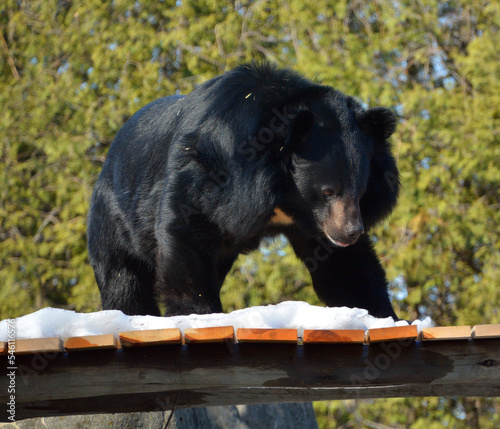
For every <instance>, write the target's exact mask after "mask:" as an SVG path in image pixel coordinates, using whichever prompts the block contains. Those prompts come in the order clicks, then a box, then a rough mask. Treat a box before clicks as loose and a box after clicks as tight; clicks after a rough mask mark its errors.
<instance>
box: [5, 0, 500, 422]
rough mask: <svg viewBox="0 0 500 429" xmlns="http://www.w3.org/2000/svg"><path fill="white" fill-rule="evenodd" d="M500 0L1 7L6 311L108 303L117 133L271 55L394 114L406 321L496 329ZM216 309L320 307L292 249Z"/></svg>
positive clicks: (406, 411) (431, 416)
mask: <svg viewBox="0 0 500 429" xmlns="http://www.w3.org/2000/svg"><path fill="white" fill-rule="evenodd" d="M499 27H500V5H499V4H498V2H489V1H486V0H479V1H473V0H462V1H454V0H448V1H443V2H436V1H432V0H419V1H413V0H409V1H391V2H388V1H382V0H375V1H368V0H358V1H355V2H354V1H348V0H338V1H336V2H330V1H327V0H315V1H311V0H261V1H251V0H243V1H227V0H224V1H222V0H214V1H195V0H182V1H177V2H176V1H173V0H164V1H152V0H141V1H135V0H133V1H132V0H115V1H113V2H102V1H97V0H87V1H85V2H84V1H81V0H74V1H66V0H64V1H58V2H47V1H42V0H31V1H29V2H24V1H21V2H19V1H14V0H4V2H3V3H2V6H0V36H1V37H0V103H1V105H2V106H4V108H3V111H2V115H1V117H0V163H1V168H0V183H1V186H0V297H1V300H0V317H1V318H2V319H3V318H7V317H13V316H19V315H22V314H26V313H29V312H31V311H34V310H36V309H39V308H42V307H46V306H57V307H64V308H74V309H77V310H80V311H92V310H97V309H99V296H98V291H97V287H96V285H95V281H94V278H93V273H92V270H91V269H90V267H89V265H88V261H87V250H86V238H85V219H86V213H87V210H88V204H89V198H90V195H91V190H92V187H93V184H94V182H95V180H96V178H97V175H98V174H99V171H100V168H101V166H102V162H103V160H104V157H105V155H106V152H107V149H108V147H109V144H110V143H111V141H112V139H113V136H114V134H115V133H116V132H117V130H118V129H119V128H120V127H121V126H122V125H123V123H124V122H125V121H126V119H127V118H128V117H130V116H131V115H132V114H133V113H134V112H135V111H136V110H138V109H139V108H140V107H142V106H143V105H145V104H146V103H148V102H149V101H152V100H154V99H156V98H158V97H160V96H163V95H169V94H174V93H187V92H189V91H191V90H192V89H193V88H194V87H195V86H196V85H198V84H200V83H201V82H204V81H205V80H207V79H210V78H212V77H214V76H216V75H217V74H219V73H221V72H223V71H225V70H227V69H229V68H232V67H233V66H235V65H237V64H239V63H241V62H244V61H250V60H262V59H264V58H267V59H271V60H273V61H276V62H277V63H278V64H280V65H284V66H291V67H293V68H294V69H296V70H298V71H300V72H302V73H304V74H305V75H306V76H307V77H309V78H311V79H315V80H317V81H319V82H323V83H325V84H329V85H332V86H334V87H337V88H338V89H340V90H342V91H344V92H346V93H348V94H351V95H355V96H357V97H359V98H360V99H361V100H362V101H363V102H365V103H367V104H369V105H371V106H375V105H384V106H389V107H392V108H393V109H394V110H395V111H396V112H397V113H398V115H399V119H400V121H399V122H400V123H399V127H398V131H397V132H396V134H395V135H394V136H393V138H392V142H393V145H394V149H395V153H396V156H397V159H398V164H399V167H400V170H401V173H402V179H401V180H402V185H403V192H402V196H401V200H400V204H399V206H398V208H397V210H396V211H395V213H394V214H393V215H392V216H391V218H390V219H389V220H388V221H387V222H386V223H385V224H383V225H381V226H379V227H378V228H377V229H376V231H374V233H375V236H376V237H377V239H378V241H377V249H378V251H379V253H380V255H381V256H382V258H383V263H384V266H385V267H386V268H387V272H388V277H389V279H390V280H391V289H392V292H393V294H394V305H395V306H396V307H398V309H399V311H398V313H399V314H400V315H401V317H406V318H411V319H413V318H416V317H420V316H423V315H430V316H431V317H432V318H433V319H434V321H435V322H436V323H437V324H442V325H444V324H451V323H454V324H455V323H456V324H474V323H495V322H497V323H498V322H499V321H500V314H499V312H498V302H499V298H500V296H499V294H500V292H499V289H498V287H497V285H498V284H499V280H500V268H499V267H500V252H499V250H500V249H499V239H498V230H499V228H498V225H499V221H500V210H499V207H500V203H499V191H498V189H499V181H500V171H499V166H498V160H499V159H500V145H499V131H498V130H499V129H500V123H499V121H500V119H499V118H500V79H499V78H500V62H499V61H498V58H499V57H500V55H499V46H500V31H499ZM222 299H223V303H224V308H225V309H226V310H228V311H229V310H232V309H236V308H241V307H245V306H249V305H257V304H262V303H276V302H279V301H282V300H286V299H301V300H307V301H309V302H311V303H317V298H316V297H315V295H314V293H313V292H312V288H311V287H310V279H309V276H308V274H307V273H306V272H305V270H304V267H302V266H301V264H300V263H299V262H298V261H297V259H296V258H295V256H294V255H293V252H292V251H291V249H290V248H289V246H288V245H287V243H286V240H284V239H283V238H279V239H277V240H276V241H274V242H272V243H267V244H266V245H264V246H263V248H262V251H261V252H255V253H253V254H251V255H249V256H246V257H241V258H240V259H239V260H238V261H237V263H236V264H235V266H234V267H233V270H232V272H231V275H230V276H229V277H228V279H227V281H226V284H225V286H224V288H223V291H222ZM498 407H499V403H498V401H494V400H489V399H470V398H469V399H465V398H447V399H443V398H424V399H395V400H377V401H341V402H331V403H318V404H317V406H316V408H317V413H318V418H319V421H320V424H321V426H322V427H332V426H335V425H343V427H375V426H374V425H373V422H377V423H380V424H385V425H391V427H410V426H411V427H412V428H413V427H415V428H419V427H431V428H434V427H444V426H447V427H457V428H461V427H464V428H465V427H472V428H479V427H481V428H483V427H484V428H488V427H491V428H493V427H498V425H499V421H498V413H495V411H496V410H497V409H498Z"/></svg>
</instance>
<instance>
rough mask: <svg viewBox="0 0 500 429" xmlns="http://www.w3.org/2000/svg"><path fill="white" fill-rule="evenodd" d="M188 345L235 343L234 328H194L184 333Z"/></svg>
mask: <svg viewBox="0 0 500 429" xmlns="http://www.w3.org/2000/svg"><path fill="white" fill-rule="evenodd" d="M184 338H185V339H186V343H222V342H224V341H231V342H232V341H234V328H233V327H232V326H219V327H215V328H192V329H186V330H185V331H184Z"/></svg>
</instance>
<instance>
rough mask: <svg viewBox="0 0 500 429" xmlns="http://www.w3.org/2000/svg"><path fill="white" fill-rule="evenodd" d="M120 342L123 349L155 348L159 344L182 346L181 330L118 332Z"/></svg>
mask: <svg viewBox="0 0 500 429" xmlns="http://www.w3.org/2000/svg"><path fill="white" fill-rule="evenodd" d="M119 335H120V342H121V343H122V346H124V347H134V346H157V345H161V344H182V339H183V338H182V335H181V330H180V329H178V328H172V329H148V330H144V331H127V332H120V334H119Z"/></svg>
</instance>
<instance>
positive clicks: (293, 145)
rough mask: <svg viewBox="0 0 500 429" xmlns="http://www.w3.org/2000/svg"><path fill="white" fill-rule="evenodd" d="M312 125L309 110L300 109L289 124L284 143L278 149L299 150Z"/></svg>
mask: <svg viewBox="0 0 500 429" xmlns="http://www.w3.org/2000/svg"><path fill="white" fill-rule="evenodd" d="M313 126H314V115H313V113H312V112H311V111H309V110H301V111H300V112H299V113H297V116H295V118H293V120H292V123H291V124H290V125H289V128H288V131H287V135H286V138H285V144H284V145H283V147H282V148H281V149H280V151H282V152H283V151H286V152H287V153H291V152H293V151H296V150H299V149H300V148H301V147H302V146H304V144H305V143H306V142H307V139H308V138H309V135H310V134H311V131H312V129H313Z"/></svg>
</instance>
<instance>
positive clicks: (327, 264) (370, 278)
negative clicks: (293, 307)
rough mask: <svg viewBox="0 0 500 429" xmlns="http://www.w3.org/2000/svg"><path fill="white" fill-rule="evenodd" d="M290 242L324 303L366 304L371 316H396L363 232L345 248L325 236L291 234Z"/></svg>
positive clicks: (375, 259) (382, 271)
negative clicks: (309, 237) (314, 237)
mask: <svg viewBox="0 0 500 429" xmlns="http://www.w3.org/2000/svg"><path fill="white" fill-rule="evenodd" d="M290 242H291V244H292V246H293V248H294V250H295V253H296V254H297V256H298V257H299V258H300V259H302V260H303V261H304V263H305V265H306V267H307V268H308V269H309V272H310V273H311V277H312V280H313V286H314V290H315V291H316V293H317V294H318V296H319V298H320V299H321V300H322V301H324V303H325V304H326V305H327V306H329V307H338V306H347V307H358V308H365V309H367V310H368V312H369V313H370V314H371V315H372V316H376V317H388V316H390V317H393V318H394V319H396V320H398V317H397V316H396V313H394V310H393V309H392V306H391V302H390V299H389V294H388V291H387V280H386V277H385V271H384V269H383V268H382V266H381V265H380V262H379V259H378V257H377V255H376V253H375V250H374V249H373V247H372V245H371V243H370V239H369V237H368V236H367V235H366V234H364V235H362V236H361V237H360V238H359V240H358V241H357V242H356V243H354V244H353V245H351V246H349V247H345V248H339V247H336V246H334V245H333V244H331V243H330V242H329V241H328V239H327V238H317V239H304V238H300V237H299V238H298V237H290Z"/></svg>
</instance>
